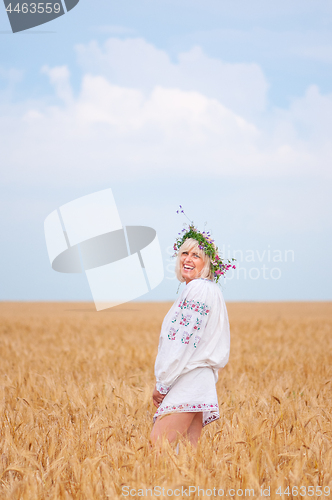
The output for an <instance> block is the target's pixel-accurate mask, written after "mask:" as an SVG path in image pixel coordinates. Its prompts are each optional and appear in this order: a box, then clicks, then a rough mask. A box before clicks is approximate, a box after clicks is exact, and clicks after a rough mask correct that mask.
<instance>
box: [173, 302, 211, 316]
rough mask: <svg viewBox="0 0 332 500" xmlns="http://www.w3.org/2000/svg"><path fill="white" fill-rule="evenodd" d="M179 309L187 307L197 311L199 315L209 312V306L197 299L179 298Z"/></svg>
mask: <svg viewBox="0 0 332 500" xmlns="http://www.w3.org/2000/svg"><path fill="white" fill-rule="evenodd" d="M179 307H180V308H181V309H189V310H190V311H195V312H198V313H199V314H201V315H206V314H208V313H209V312H210V307H209V306H208V305H207V304H204V302H199V301H198V300H187V299H184V300H181V301H180V303H179Z"/></svg>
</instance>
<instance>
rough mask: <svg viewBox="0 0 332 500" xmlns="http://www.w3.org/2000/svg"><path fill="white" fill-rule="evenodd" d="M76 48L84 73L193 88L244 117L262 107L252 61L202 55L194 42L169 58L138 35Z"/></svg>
mask: <svg viewBox="0 0 332 500" xmlns="http://www.w3.org/2000/svg"><path fill="white" fill-rule="evenodd" d="M76 51H77V54H78V60H79V62H80V65H81V67H82V68H83V70H84V71H85V72H88V73H93V74H95V75H100V76H104V77H106V78H107V79H108V80H109V81H111V82H112V83H114V84H115V85H120V86H123V87H126V88H138V89H141V90H144V91H147V92H151V90H152V89H153V88H154V87H155V86H156V85H158V86H162V87H165V88H177V89H180V90H184V91H197V92H200V93H201V94H203V95H205V96H206V97H210V98H214V99H218V100H219V101H220V102H222V103H223V104H224V105H226V106H227V107H228V108H230V109H232V110H233V111H235V112H236V113H241V114H242V115H244V116H248V117H250V116H251V115H252V114H254V115H256V114H257V113H260V112H262V111H263V110H264V109H265V105H266V92H267V89H268V83H267V81H266V78H265V76H264V74H263V72H262V70H261V68H260V67H259V66H258V65H257V64H254V63H251V64H248V63H245V64H241V63H232V64H231V63H225V62H223V61H221V60H219V59H213V58H211V57H208V56H207V55H206V54H204V52H203V51H202V49H201V48H200V47H193V48H192V49H191V50H189V51H188V52H182V53H180V54H179V55H178V62H176V63H173V62H172V61H171V60H170V57H169V55H168V54H167V53H166V52H165V51H163V50H160V49H157V48H156V47H155V46H154V45H152V44H149V43H147V42H146V41H145V40H143V39H141V38H136V39H127V40H120V39H117V38H110V39H109V40H107V41H106V42H105V44H104V46H100V45H99V44H98V43H97V42H95V41H93V42H90V43H89V44H87V45H78V46H77V47H76Z"/></svg>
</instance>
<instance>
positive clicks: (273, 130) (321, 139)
mask: <svg viewBox="0 0 332 500" xmlns="http://www.w3.org/2000/svg"><path fill="white" fill-rule="evenodd" d="M120 42H121V41H119V47H120V48H121V50H122V56H123V57H122V62H123V66H122V67H121V64H120V59H119V57H120V56H119V55H118V54H117V53H116V51H115V52H114V54H115V55H114V60H115V59H116V60H117V62H116V63H115V62H114V61H113V63H112V64H113V66H112V65H111V66H112V67H113V68H114V71H115V70H116V71H115V73H116V76H114V78H112V76H111V73H109V76H106V73H107V71H110V69H107V68H106V62H105V64H103V60H101V61H100V60H99V62H98V64H97V66H96V67H95V72H97V69H98V67H100V65H101V66H105V68H106V69H107V71H106V69H105V68H104V69H105V71H103V73H104V74H103V75H102V74H95V75H92V74H89V73H85V74H84V76H83V77H82V81H81V86H80V90H79V93H78V95H74V93H73V91H72V87H71V84H70V72H69V69H68V68H67V67H65V66H62V67H56V68H51V69H50V68H48V67H46V66H45V67H43V68H42V72H43V73H44V74H47V75H48V77H49V79H50V82H51V84H52V85H53V88H54V92H55V95H56V96H57V98H58V101H57V104H55V105H52V106H50V105H49V104H47V103H46V102H45V99H41V100H40V101H35V102H34V103H30V102H28V103H22V104H21V105H18V104H15V105H14V104H13V105H12V106H9V107H7V110H6V114H2V117H1V118H0V149H1V152H2V155H3V157H4V158H5V159H6V160H5V161H6V169H5V170H4V172H3V175H2V181H3V182H19V181H22V180H24V182H26V183H27V184H29V183H34V184H35V183H38V184H47V183H49V182H52V185H63V184H66V185H77V183H80V184H82V185H85V186H88V185H90V183H91V182H93V181H95V179H96V178H99V179H103V182H111V181H113V180H116V179H125V178H126V177H127V176H128V175H130V177H131V179H135V178H136V179H141V178H142V177H146V178H148V177H149V176H151V175H156V173H157V174H158V176H159V177H160V176H167V175H172V174H177V175H180V176H181V175H182V176H183V177H185V176H188V174H189V175H190V176H197V177H199V176H200V175H201V173H202V171H203V172H204V173H205V174H208V175H211V176H212V177H214V178H218V177H219V178H221V177H223V176H225V175H228V176H247V177H255V176H265V177H272V178H273V177H280V176H281V177H282V176H284V177H287V176H293V177H294V176H295V177H296V176H316V175H321V176H322V177H324V178H330V177H331V169H330V158H331V154H332V146H331V141H330V129H331V125H332V123H331V121H332V112H331V111H332V96H331V95H322V94H321V93H320V91H319V89H318V88H317V87H316V86H311V87H309V88H308V90H307V92H306V94H305V95H304V96H303V97H302V98H301V99H296V100H294V101H293V102H292V104H291V106H290V107H289V109H288V110H279V109H274V110H271V111H267V110H265V111H262V109H263V108H264V106H261V104H257V110H256V113H253V114H256V115H257V116H256V119H254V118H253V117H252V118H251V119H249V118H248V116H247V114H248V107H247V106H246V105H245V104H244V105H243V112H241V110H240V108H241V98H242V97H241V98H240V97H239V99H238V100H237V104H236V106H235V105H234V106H230V105H229V100H228V99H226V97H224V98H223V97H222V95H221V94H220V97H219V99H217V98H216V97H211V96H209V95H207V94H209V92H208V91H207V92H206V93H204V92H203V90H201V91H199V90H189V89H184V88H180V87H181V85H179V87H178V88H176V87H174V86H173V84H174V82H175V81H176V78H180V77H179V74H180V73H181V75H182V76H181V75H180V76H181V78H183V81H185V80H186V81H187V82H189V81H192V85H191V86H192V88H195V87H199V86H200V85H201V88H202V89H203V87H204V86H206V88H207V85H208V80H209V78H210V77H212V76H211V75H212V74H213V71H215V72H216V73H215V74H217V73H218V71H219V70H218V71H217V69H218V68H219V69H220V68H222V70H223V71H224V70H225V75H226V73H227V72H228V77H227V78H228V79H229V80H228V81H229V82H230V81H231V79H232V78H234V81H235V82H236V84H237V90H236V93H237V94H238V95H239V96H241V92H242V91H241V88H242V90H243V95H246V96H247V97H246V99H248V100H250V98H249V95H248V94H246V92H247V90H248V88H249V87H250V84H249V83H248V81H247V79H245V80H243V79H241V78H239V77H238V78H235V75H236V74H239V73H237V72H238V71H240V72H241V71H243V72H244V73H245V72H246V71H247V78H249V77H250V74H251V73H250V72H251V71H253V73H252V74H253V75H256V76H257V75H259V74H260V72H261V70H259V71H258V70H257V68H256V67H255V66H252V67H251V66H250V67H249V66H248V67H246V65H243V68H240V69H239V68H238V65H234V67H232V66H233V65H231V64H228V65H225V64H224V63H222V62H220V61H213V60H210V59H209V58H207V57H206V56H205V55H204V54H203V53H202V51H201V50H198V49H194V50H192V51H190V52H188V53H186V54H182V55H180V56H179V61H180V62H179V66H180V67H181V71H180V70H178V68H176V67H175V66H176V65H174V64H173V63H171V62H170V60H169V57H168V55H167V54H166V53H165V52H163V51H160V50H157V49H155V48H153V47H152V46H151V45H148V44H146V42H144V41H141V40H139V41H137V45H136V52H135V50H134V48H133V46H132V41H131V40H129V41H128V46H126V50H125V51H124V49H123V47H124V45H123V44H122V42H121V43H120ZM114 44H115V42H114V39H112V40H111V42H110V45H109V46H108V47H112V50H115V48H116V44H115V45H114ZM121 44H122V45H121ZM91 47H92V48H93V50H96V51H97V52H98V50H99V52H100V54H101V56H100V57H102V56H103V52H102V51H101V49H98V47H97V45H96V44H92V45H91V44H90V45H89V46H88V48H86V51H85V52H84V50H85V49H84V48H81V49H80V59H81V61H82V58H83V54H85V55H86V54H88V56H89V57H90V56H91V57H92V55H91V54H92V52H91V50H92V49H91ZM130 47H131V49H133V54H132V56H131V61H132V63H133V64H135V65H136V66H135V68H136V69H135V71H138V68H149V67H150V66H151V68H152V67H153V68H152V69H151V71H150V74H149V76H148V78H147V77H146V71H148V70H146V71H145V76H144V75H143V76H142V78H141V79H140V78H139V77H138V78H137V80H132V84H131V85H128V86H125V85H124V83H122V84H120V83H119V82H121V81H122V82H125V81H128V80H129V79H130V78H133V77H132V76H130V75H133V73H132V72H133V69H132V68H129V60H128V59H126V58H125V56H124V54H125V52H126V51H127V50H128V51H129V49H130ZM97 52H96V54H97ZM104 52H105V53H104V56H103V57H105V58H108V59H109V58H111V59H112V57H111V55H110V53H109V51H107V50H106V49H105V51H104ZM120 52H121V51H120ZM105 54H106V55H105ZM128 54H129V52H128ZM128 57H129V55H128ZM190 58H192V60H191V59H190ZM95 59H96V60H97V59H98V57H97V55H96V57H95ZM108 59H107V60H108ZM195 61H196V62H195ZM211 61H212V62H211ZM219 63H220V64H219ZM89 64H90V63H89ZM89 64H88V66H89ZM195 68H196V69H195ZM204 68H207V69H206V71H204ZM211 68H212V69H211ZM216 68H217V69H216ZM225 68H226V69H225ZM255 68H256V69H255ZM194 69H195V71H196V76H195V74H194V73H195V71H194ZM258 69H259V68H258ZM172 71H173V76H172V75H171V76H170V75H169V72H171V73H172ZM100 73H102V70H101V69H100ZM201 73H202V74H204V75H210V76H209V78H207V76H204V78H203V77H202V78H200V74H201ZM221 73H222V71H221V70H220V74H221ZM220 74H219V76H220ZM227 78H226V76H225V79H227ZM259 78H260V77H259ZM259 78H258V80H259ZM258 80H257V78H256V80H255V76H253V82H255V81H256V82H257V81H258ZM264 81H265V80H264V77H263V76H262V79H261V82H264ZM146 82H148V84H147V83H146ZM170 82H171V83H170ZM202 82H203V83H202ZM214 85H215V86H216V88H217V83H214ZM149 86H150V88H148V87H149ZM228 86H229V87H231V84H230V83H229V84H228ZM226 87H227V86H226ZM226 87H225V88H226ZM250 88H251V87H250ZM265 88H266V84H262V85H261V86H260V87H259V86H258V87H257V88H256V89H255V91H256V94H255V96H254V102H257V103H263V102H264V99H265ZM259 89H260V90H259ZM233 90H234V89H233ZM229 92H230V93H231V90H229ZM259 94H260V95H259ZM234 95H235V93H234ZM255 100H256V101H255ZM235 101H236V98H235V97H234V100H233V102H235ZM260 106H261V107H260ZM234 107H238V108H239V111H237V112H236V111H235V110H234ZM258 110H261V113H258Z"/></svg>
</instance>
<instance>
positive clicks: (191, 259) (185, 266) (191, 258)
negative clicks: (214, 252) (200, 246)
mask: <svg viewBox="0 0 332 500" xmlns="http://www.w3.org/2000/svg"><path fill="white" fill-rule="evenodd" d="M203 267H204V261H203V257H202V256H201V255H199V254H198V253H197V250H194V249H192V250H188V251H186V252H182V253H181V256H180V269H181V275H182V277H183V278H184V279H185V282H186V284H187V285H188V283H189V281H191V280H194V279H195V278H197V277H198V276H199V274H200V272H201V271H202V269H203Z"/></svg>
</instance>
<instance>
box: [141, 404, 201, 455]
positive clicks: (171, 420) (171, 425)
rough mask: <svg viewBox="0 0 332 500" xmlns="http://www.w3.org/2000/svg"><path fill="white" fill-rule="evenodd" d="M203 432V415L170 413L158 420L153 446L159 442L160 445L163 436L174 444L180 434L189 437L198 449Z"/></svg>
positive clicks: (152, 437) (152, 439)
mask: <svg viewBox="0 0 332 500" xmlns="http://www.w3.org/2000/svg"><path fill="white" fill-rule="evenodd" d="M189 429H190V430H189ZM201 430H202V413H196V412H184V413H170V414H169V415H165V416H163V417H162V418H161V417H158V418H157V420H156V422H155V424H154V426H153V429H152V432H151V437H150V439H151V441H152V443H153V444H157V441H158V440H159V444H160V441H161V438H162V436H165V437H166V439H168V441H169V442H170V443H172V442H174V441H176V439H177V438H178V435H179V434H181V435H187V436H188V438H189V440H190V442H191V443H192V444H193V446H195V447H196V446H197V442H198V439H199V436H200V434H201ZM188 431H189V432H188Z"/></svg>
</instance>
